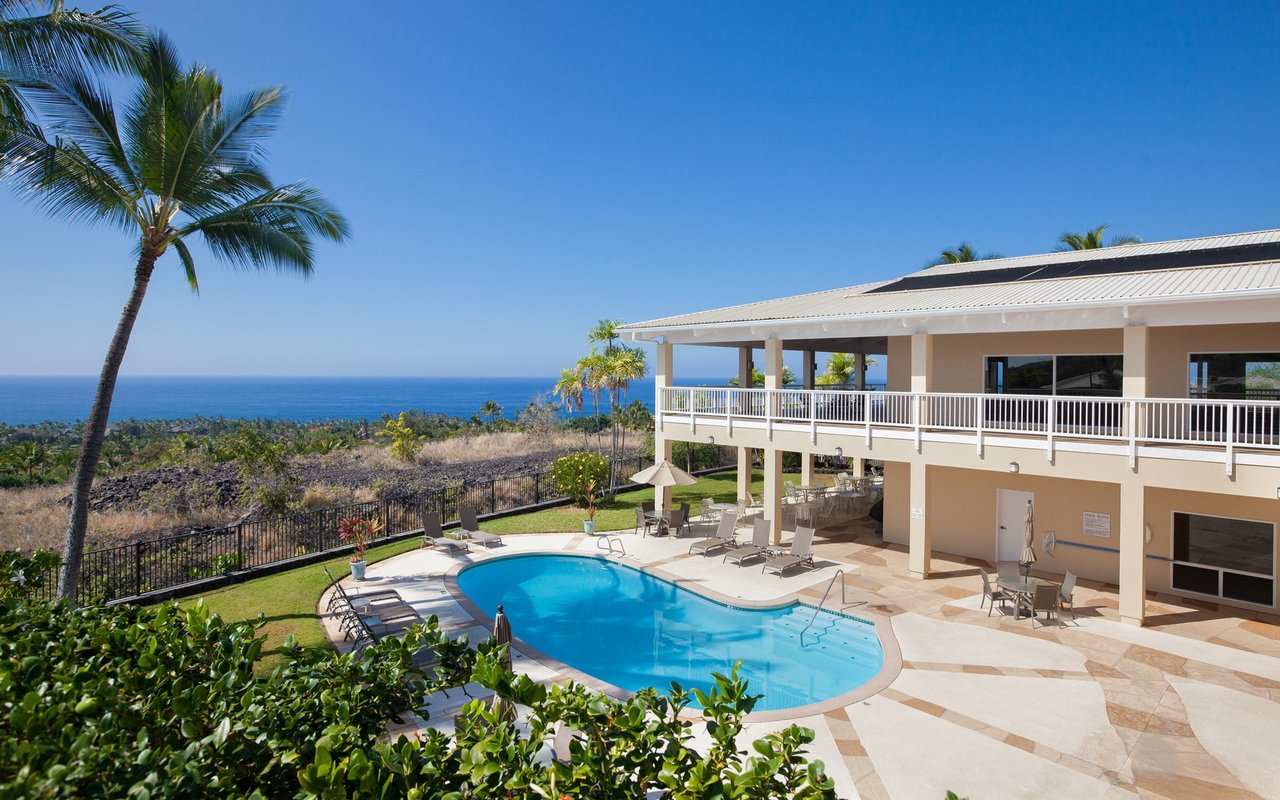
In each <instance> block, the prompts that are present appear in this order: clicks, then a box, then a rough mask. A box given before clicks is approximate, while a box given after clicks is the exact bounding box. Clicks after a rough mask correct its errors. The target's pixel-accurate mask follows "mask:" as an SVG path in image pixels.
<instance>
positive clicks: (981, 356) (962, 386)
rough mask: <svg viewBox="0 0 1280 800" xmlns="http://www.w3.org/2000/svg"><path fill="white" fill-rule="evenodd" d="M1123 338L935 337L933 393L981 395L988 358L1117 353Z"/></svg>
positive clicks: (1077, 334)
mask: <svg viewBox="0 0 1280 800" xmlns="http://www.w3.org/2000/svg"><path fill="white" fill-rule="evenodd" d="M1122 339H1123V332H1122V331H1121V330H1119V329H1112V330H1085V331H1031V332H1022V333H969V334H958V335H947V336H935V337H933V391H935V392H973V393H980V392H982V391H983V388H984V387H983V382H984V370H985V369H986V362H985V359H986V357H987V356H1036V355H1068V354H1069V355H1108V354H1119V353H1120V352H1121V351H1122V350H1123V349H1124V342H1123V341H1122ZM908 355H909V352H908ZM1184 371H1185V370H1184Z"/></svg>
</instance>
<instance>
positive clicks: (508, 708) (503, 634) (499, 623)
mask: <svg viewBox="0 0 1280 800" xmlns="http://www.w3.org/2000/svg"><path fill="white" fill-rule="evenodd" d="M493 639H494V642H495V643H496V644H499V645H503V644H505V645H506V646H507V654H506V656H504V657H503V659H502V666H503V667H504V668H505V669H506V670H507V672H510V671H511V621H510V620H508V619H507V615H506V612H504V611H503V610H502V606H498V613H497V615H495V616H494V618H493ZM493 702H494V705H495V707H496V708H497V709H498V710H499V711H500V712H501V714H502V717H503V718H504V719H511V720H514V719H515V716H516V709H515V707H514V706H513V705H511V702H510V701H508V700H502V699H499V698H498V696H497V695H494V698H493Z"/></svg>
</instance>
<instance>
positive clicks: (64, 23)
mask: <svg viewBox="0 0 1280 800" xmlns="http://www.w3.org/2000/svg"><path fill="white" fill-rule="evenodd" d="M40 9H44V10H45V13H43V14H40V13H32V12H36V11H38V10H40ZM20 14H21V16H19V15H20ZM145 36H146V29H145V28H143V27H142V26H141V25H140V24H139V23H138V22H137V21H136V20H135V19H134V18H133V15H131V14H129V13H127V12H125V11H123V10H121V9H120V8H118V7H117V6H105V7H103V8H101V9H98V10H97V11H94V12H92V13H86V12H83V11H80V10H79V9H74V8H73V9H68V8H66V4H65V3H64V2H62V0H45V2H35V0H0V125H11V126H15V127H26V126H27V125H29V124H31V123H32V121H33V120H32V114H31V112H32V108H31V105H30V103H29V102H28V101H27V99H26V98H25V97H24V96H23V88H24V84H25V83H26V81H27V80H29V79H38V76H39V75H40V74H41V73H43V72H45V71H47V70H49V69H51V68H53V69H57V70H59V71H63V72H67V71H76V72H80V73H81V74H83V73H85V72H88V71H90V70H97V69H105V70H113V71H126V70H130V69H132V67H133V66H135V65H136V61H137V57H138V54H139V50H140V46H141V44H142V42H143V41H144V39H145Z"/></svg>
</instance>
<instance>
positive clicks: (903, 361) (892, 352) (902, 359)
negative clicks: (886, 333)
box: [885, 336, 911, 392]
mask: <svg viewBox="0 0 1280 800" xmlns="http://www.w3.org/2000/svg"><path fill="white" fill-rule="evenodd" d="M888 350H889V363H888V364H887V365H886V366H885V383H886V384H887V387H886V388H888V390H889V391H891V392H909V391H911V337H910V336H890V337H889V347H888Z"/></svg>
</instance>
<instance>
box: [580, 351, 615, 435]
mask: <svg viewBox="0 0 1280 800" xmlns="http://www.w3.org/2000/svg"><path fill="white" fill-rule="evenodd" d="M607 367H608V360H607V359H606V358H605V356H603V355H601V354H600V352H599V351H598V350H596V349H595V348H594V347H593V348H591V352H590V353H589V354H587V355H585V356H583V357H582V358H580V359H578V365H577V369H578V371H579V372H581V373H582V384H583V387H584V388H585V389H586V390H587V391H588V392H590V393H591V399H592V402H593V403H594V405H595V420H596V425H597V426H598V425H599V422H600V393H601V392H603V391H605V390H606V389H607V388H608V386H609V370H608V368H607ZM596 450H597V451H603V450H604V441H603V437H602V436H601V431H600V430H599V429H598V428H597V430H596Z"/></svg>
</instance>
